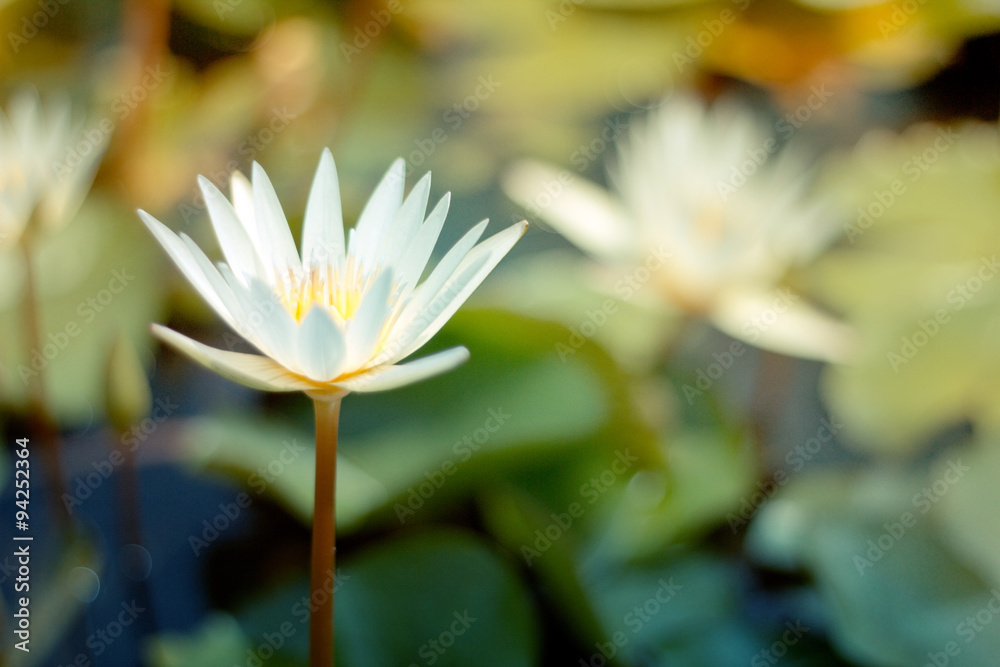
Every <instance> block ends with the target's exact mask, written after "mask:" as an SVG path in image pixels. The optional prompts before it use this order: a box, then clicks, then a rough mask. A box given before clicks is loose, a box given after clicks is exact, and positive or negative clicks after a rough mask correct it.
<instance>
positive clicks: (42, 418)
mask: <svg viewBox="0 0 1000 667" xmlns="http://www.w3.org/2000/svg"><path fill="white" fill-rule="evenodd" d="M28 224H29V227H30V226H31V225H32V222H29V223H28ZM21 249H22V250H23V251H24V303H23V306H24V314H23V317H24V325H25V348H26V351H27V360H28V365H29V367H30V364H31V357H32V356H33V355H34V354H35V353H36V352H37V353H38V354H39V355H41V354H42V334H41V301H40V300H39V296H38V284H37V277H36V275H35V263H34V252H33V249H32V245H31V240H30V232H25V234H24V236H22V237H21ZM27 385H28V386H27V390H28V405H27V407H28V423H29V425H30V427H31V431H32V437H33V438H34V440H35V442H36V443H37V444H38V447H39V449H40V450H41V452H42V465H43V466H44V467H45V476H46V478H47V480H48V482H49V484H48V488H49V489H50V499H49V503H50V504H51V505H52V507H51V513H52V516H53V517H54V520H55V524H56V525H57V526H58V527H59V528H60V529H63V530H65V529H67V528H68V527H69V516H68V514H67V513H66V511H65V508H64V507H63V501H62V497H63V495H64V492H65V487H64V485H63V477H62V453H61V451H60V448H59V428H58V427H57V426H56V421H55V418H54V417H53V416H52V413H50V412H49V406H48V402H47V401H46V398H45V396H46V394H45V369H44V368H38V369H35V375H34V377H32V378H31V379H30V380H29V381H28V383H27ZM60 508H63V509H60Z"/></svg>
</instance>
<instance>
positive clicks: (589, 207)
mask: <svg viewBox="0 0 1000 667" xmlns="http://www.w3.org/2000/svg"><path fill="white" fill-rule="evenodd" d="M572 179H573V180H572V181H570V182H565V181H566V178H565V176H564V175H563V172H561V171H560V170H558V169H555V168H553V167H549V166H547V165H543V164H540V163H538V162H533V161H524V162H520V163H518V164H517V165H515V166H514V168H512V169H511V170H510V171H509V172H508V173H507V175H506V177H505V178H504V181H503V189H504V192H506V193H507V196H508V197H510V198H511V199H513V200H514V201H515V202H517V203H518V204H520V205H522V206H524V207H525V208H527V209H528V210H529V211H531V212H535V211H536V210H537V211H538V213H537V215H539V216H540V217H542V218H544V219H545V221H546V222H548V223H550V224H551V225H552V226H553V227H555V228H556V231H558V232H559V233H560V234H562V235H563V236H565V237H566V238H567V239H569V240H570V241H572V242H573V243H574V244H575V245H576V246H577V247H579V248H580V249H581V250H584V251H585V252H588V253H590V254H591V255H594V256H595V257H598V258H600V259H604V260H609V261H618V260H622V259H629V258H631V256H632V255H634V254H635V245H636V242H637V241H636V229H635V226H634V225H633V223H632V222H631V221H630V218H629V215H628V213H627V212H626V211H625V210H624V209H623V208H622V207H621V205H620V204H618V202H617V201H615V199H613V198H612V197H611V196H610V195H609V194H608V193H607V191H606V190H604V188H602V187H600V186H598V185H595V184H593V183H591V182H589V181H586V180H584V179H582V178H580V177H578V176H573V177H572ZM556 188H559V189H558V190H557V189H556ZM549 190H554V191H555V194H553V193H552V192H550V191H549Z"/></svg>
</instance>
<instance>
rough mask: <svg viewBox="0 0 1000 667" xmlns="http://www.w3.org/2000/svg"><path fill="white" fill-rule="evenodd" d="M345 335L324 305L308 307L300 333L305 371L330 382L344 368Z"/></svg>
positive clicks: (300, 357) (299, 338) (317, 378)
mask: <svg viewBox="0 0 1000 667" xmlns="http://www.w3.org/2000/svg"><path fill="white" fill-rule="evenodd" d="M344 345H345V344H344V334H343V332H342V331H341V330H340V327H338V326H337V325H336V324H335V323H334V321H333V320H332V319H331V318H330V315H329V314H328V313H327V311H326V309H325V308H322V307H320V306H314V307H312V308H310V309H309V312H308V313H307V314H306V317H305V319H304V320H303V321H302V325H301V326H300V327H299V332H298V343H297V347H298V356H299V364H300V365H301V366H302V370H303V373H305V374H306V375H307V376H308V377H309V378H310V379H312V380H316V381H317V382H327V381H329V380H332V379H333V378H335V377H337V376H338V375H340V374H341V372H343V369H344V357H345V349H344Z"/></svg>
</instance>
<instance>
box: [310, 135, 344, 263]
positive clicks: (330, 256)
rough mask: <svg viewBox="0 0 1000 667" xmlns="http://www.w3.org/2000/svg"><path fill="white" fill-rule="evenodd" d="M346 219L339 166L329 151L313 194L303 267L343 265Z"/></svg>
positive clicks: (323, 156)
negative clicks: (338, 177)
mask: <svg viewBox="0 0 1000 667" xmlns="http://www.w3.org/2000/svg"><path fill="white" fill-rule="evenodd" d="M343 256H344V217H343V212H342V211H341V203H340V183H338V181H337V165H336V164H335V163H334V161H333V154H331V153H330V149H329V148H325V149H323V155H322V156H321V157H320V159H319V167H317V169H316V176H315V177H314V178H313V183H312V188H311V189H310V190H309V200H308V201H307V202H306V214H305V220H304V221H303V223H302V263H303V264H304V265H305V267H306V270H307V271H308V270H309V269H310V268H312V267H322V266H326V265H328V264H333V263H335V262H337V261H342V259H343Z"/></svg>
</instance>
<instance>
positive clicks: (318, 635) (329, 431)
mask: <svg viewBox="0 0 1000 667" xmlns="http://www.w3.org/2000/svg"><path fill="white" fill-rule="evenodd" d="M340 400H341V398H340V397H339V396H338V397H337V398H335V399H334V400H328V401H324V400H320V399H314V401H313V403H314V405H315V408H316V496H315V504H314V506H313V529H312V530H313V532H312V568H311V576H310V582H309V583H310V589H311V594H312V597H311V601H312V604H313V605H314V606H315V609H316V610H315V611H314V612H313V613H312V616H311V617H310V620H309V664H310V665H311V667H333V592H334V589H335V588H336V582H335V579H334V573H335V572H336V558H337V547H336V540H337V521H336V513H335V510H334V507H335V502H336V482H337V428H338V426H339V424H340ZM328 587H329V588H328Z"/></svg>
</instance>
